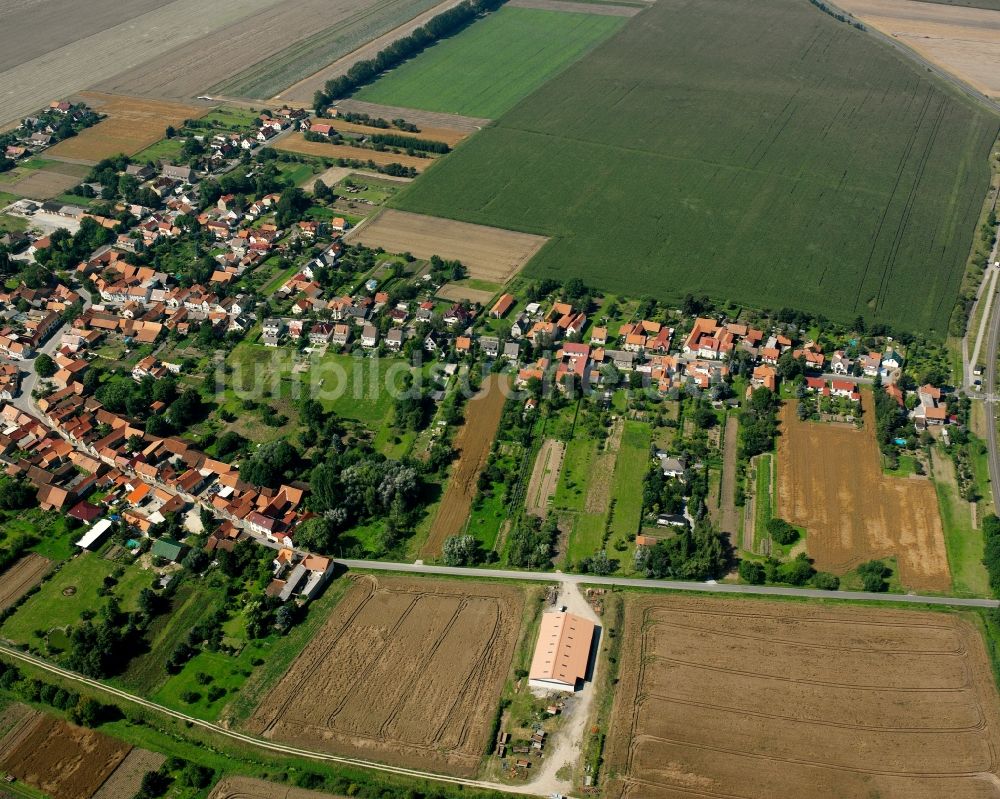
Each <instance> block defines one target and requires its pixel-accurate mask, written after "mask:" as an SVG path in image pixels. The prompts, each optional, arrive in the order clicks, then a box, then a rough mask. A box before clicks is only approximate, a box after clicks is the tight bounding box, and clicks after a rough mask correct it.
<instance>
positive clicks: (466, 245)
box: [346, 209, 548, 284]
mask: <svg viewBox="0 0 1000 799" xmlns="http://www.w3.org/2000/svg"><path fill="white" fill-rule="evenodd" d="M346 239H347V240H348V241H351V242H359V243H361V244H364V245H365V246H368V247H382V248H383V249H384V250H386V251H387V252H394V253H402V252H409V253H412V254H413V255H415V256H416V257H417V258H430V257H431V256H432V255H438V256H440V257H441V258H444V259H445V260H446V261H461V262H462V264H463V265H464V266H465V267H466V269H468V270H469V277H470V278H473V279H475V280H486V281H488V282H490V283H497V284H503V283H506V282H507V281H508V280H510V279H511V278H512V277H513V276H514V275H516V274H517V273H518V272H520V271H521V269H522V267H524V265H525V264H526V263H528V261H529V260H530V259H531V258H532V256H533V255H534V254H535V253H537V252H538V251H539V250H540V249H541V248H542V245H544V244H545V242H547V241H548V238H546V237H545V236H535V235H533V234H531V233H518V232H516V231H513V230H504V229H503V228H496V227H487V226H486V225H473V224H470V223H468V222H456V221H455V220H452V219H441V218H440V217H436V216H425V215H424V214H411V213H409V212H408V211H396V210H392V209H387V210H385V211H383V212H382V213H380V214H379V215H378V216H376V217H374V218H373V219H372V220H371V221H370V222H367V223H366V224H364V225H362V226H361V227H358V228H355V230H353V231H352V232H351V233H350V234H348V236H346Z"/></svg>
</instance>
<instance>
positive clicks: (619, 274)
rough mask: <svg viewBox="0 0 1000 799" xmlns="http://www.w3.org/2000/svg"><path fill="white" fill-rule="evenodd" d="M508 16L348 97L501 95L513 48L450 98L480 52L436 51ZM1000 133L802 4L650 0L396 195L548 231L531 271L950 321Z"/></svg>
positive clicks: (943, 327) (929, 78) (938, 325)
mask: <svg viewBox="0 0 1000 799" xmlns="http://www.w3.org/2000/svg"><path fill="white" fill-rule="evenodd" d="M521 11H522V10H521V9H509V8H508V9H504V10H502V11H501V12H499V13H498V14H497V15H496V17H495V18H494V19H493V20H486V21H485V22H477V23H475V25H473V26H472V27H471V28H470V29H469V30H468V31H466V32H465V33H462V34H460V35H458V36H456V37H455V38H454V39H453V40H449V41H446V42H444V43H442V44H441V45H438V46H436V47H434V48H431V50H430V51H428V52H427V53H425V54H424V55H423V56H419V57H417V58H415V59H414V60H413V61H411V62H409V63H408V64H405V65H403V67H401V68H400V69H399V70H397V71H396V72H395V73H394V74H390V75H389V76H388V77H386V78H385V79H384V80H383V81H378V82H376V83H375V84H373V85H372V86H370V87H368V88H367V89H365V90H363V91H362V92H361V93H360V94H359V96H360V97H363V98H364V99H371V100H378V101H379V102H390V101H392V102H396V103H397V104H401V105H405V104H408V103H413V104H416V105H420V104H421V102H422V101H423V102H424V103H425V105H426V107H431V106H432V105H438V106H439V107H440V108H439V110H453V111H458V110H460V108H466V111H465V113H476V112H477V107H476V104H475V103H473V102H466V103H464V104H463V103H461V102H458V101H459V100H462V99H463V98H464V99H465V100H466V101H468V100H470V99H471V98H474V97H475V96H476V92H477V91H480V92H482V93H483V95H484V100H483V106H482V108H480V109H478V110H480V111H481V110H483V109H485V108H486V107H488V106H490V105H491V104H492V101H491V100H488V99H486V97H485V95H486V94H487V93H488V92H492V91H496V92H497V98H498V99H497V101H496V103H495V107H501V108H502V107H504V106H505V105H506V104H507V103H509V102H510V100H509V99H508V96H507V87H508V86H511V85H512V84H517V83H518V80H517V73H518V72H519V70H517V69H515V70H514V73H515V74H514V77H513V78H512V77H511V75H510V74H509V73H508V71H507V70H506V69H497V67H496V61H495V59H497V58H500V59H504V58H506V57H507V56H506V54H504V53H502V54H500V55H496V54H495V52H496V51H495V49H494V47H493V46H492V45H486V46H483V45H481V44H480V46H479V47H476V48H475V50H474V53H473V56H472V58H473V59H474V60H476V61H479V62H480V63H481V64H484V65H485V64H489V65H490V66H489V69H490V70H492V71H493V72H492V75H494V76H495V77H486V78H482V79H479V80H478V81H476V82H474V83H473V84H472V85H471V87H469V88H467V89H463V90H462V91H461V92H460V91H459V89H458V87H460V86H462V87H464V86H466V81H467V79H468V78H467V76H468V75H473V74H475V73H477V72H478V71H479V68H478V65H476V66H472V67H470V66H467V65H466V64H465V63H464V62H463V61H462V60H461V59H454V60H452V59H450V58H445V57H443V56H441V55H436V54H435V53H436V52H437V51H442V52H444V53H445V55H447V53H448V52H449V51H450V50H452V48H457V47H461V46H462V43H463V41H471V42H472V45H473V46H474V45H476V40H477V37H478V36H481V35H482V34H480V33H477V32H476V29H477V28H479V30H482V29H483V28H486V27H487V26H489V25H490V24H491V23H493V24H496V21H497V20H500V19H502V17H503V16H504V15H505V14H508V12H517V13H520V12H521ZM539 13H540V12H539ZM560 16H561V17H563V18H564V17H568V16H570V15H568V14H565V15H560ZM546 35H547V36H551V33H549V34H546ZM523 38H531V37H530V36H529V35H528V34H525V37H523ZM554 41H556V42H558V43H561V41H562V40H561V39H558V38H556V39H555V40H554ZM706 43H710V44H706ZM519 49H520V44H517V45H511V46H510V47H509V50H510V53H511V54H512V57H514V59H515V60H530V59H523V56H522V55H521V54H519ZM496 50H502V48H496ZM513 54H517V55H516V56H514V55H513ZM438 59H440V60H441V61H442V62H443V63H445V64H449V66H448V71H447V72H445V73H443V74H442V73H440V72H438V70H437V69H436V64H435V61H436V60H438ZM420 65H426V67H423V66H420ZM432 75H433V76H434V77H432ZM424 81H426V85H425V83H424ZM497 84H499V87H498V86H497ZM435 87H436V88H435ZM390 88H392V89H393V90H392V91H390ZM511 91H512V92H513V89H511ZM518 91H520V89H518ZM453 92H454V93H455V95H456V96H455V98H454V99H451V98H450V95H451V94H452V93H453ZM445 96H448V99H449V100H450V102H444V101H443V98H444V97H445ZM390 98H391V100H390ZM404 100H405V101H406V102H404ZM432 101H436V102H432ZM448 105H451V107H450V108H448V107H444V106H448ZM489 115H490V114H486V116H489ZM997 129H998V125H997V118H996V116H995V115H993V114H991V113H989V112H988V111H987V110H985V109H983V108H981V107H979V106H978V105H976V104H974V103H973V101H972V100H970V99H967V98H965V97H963V96H961V95H960V94H959V93H958V92H956V91H954V89H953V88H951V87H950V86H947V85H945V84H944V83H942V82H941V81H939V80H938V79H937V78H935V77H934V76H933V75H931V74H929V73H928V72H927V70H925V69H924V68H922V67H921V66H919V65H918V64H915V63H913V62H912V61H911V60H910V59H908V58H906V57H905V56H903V55H902V54H900V53H898V52H896V51H894V50H893V49H892V48H889V47H886V46H885V45H883V44H882V43H880V42H878V41H876V40H875V39H874V38H873V37H872V36H871V35H867V34H865V33H863V32H861V31H858V30H855V29H854V28H852V27H850V26H849V25H845V24H843V23H840V22H838V21H837V20H835V19H833V18H832V17H831V16H829V15H827V14H823V13H821V12H820V11H819V10H817V9H816V8H814V7H812V6H810V4H808V3H803V2H801V0H773V2H770V3H766V4H763V5H762V4H748V3H732V2H728V0H704V2H701V3H654V4H652V5H651V6H650V7H649V8H648V9H647V10H644V11H643V12H642V13H641V14H639V15H637V16H635V17H633V18H632V19H630V20H629V21H628V23H627V24H626V25H625V26H624V27H623V28H622V29H621V31H620V32H619V33H618V34H617V35H616V36H613V37H612V38H610V39H608V40H607V41H605V42H604V43H603V44H601V45H599V46H598V47H596V48H595V49H594V50H593V51H592V52H591V53H590V54H589V55H587V56H585V57H583V58H581V59H580V60H579V61H577V62H576V63H575V64H573V65H572V66H570V67H569V68H567V69H566V70H564V71H563V72H562V73H561V74H559V75H558V76H556V77H555V78H553V79H552V80H550V81H548V82H547V83H545V84H544V85H543V86H542V87H541V88H540V89H538V90H537V91H535V92H534V93H533V94H531V95H530V96H528V97H526V98H525V99H524V100H523V101H522V102H520V103H518V104H517V105H515V106H513V107H512V108H511V109H510V110H509V111H508V112H507V113H505V114H504V116H503V117H502V118H500V119H499V120H498V121H497V123H496V124H494V125H491V126H489V127H487V128H485V129H484V130H482V131H481V132H479V133H477V134H476V135H475V136H473V137H472V138H471V139H469V140H468V141H466V142H464V143H463V144H462V145H461V146H460V147H458V148H456V150H455V152H454V153H452V154H451V155H449V156H448V157H447V158H443V159H441V160H440V161H439V162H437V163H435V164H434V168H433V169H430V170H428V171H427V172H426V173H425V174H424V175H422V176H421V178H420V180H417V181H415V182H413V183H412V184H410V185H409V186H407V187H406V188H405V189H403V191H401V192H400V194H399V195H398V196H397V197H396V198H395V199H394V200H393V201H392V202H391V203H390V205H391V206H393V207H398V208H402V209H405V210H408V211H414V212H419V213H425V214H431V215H435V216H442V217H447V218H454V219H460V220H463V221H467V222H474V223H479V224H484V225H493V226H496V227H502V228H507V229H512V230H519V231H524V232H530V233H537V234H542V235H549V236H553V237H554V238H553V239H552V240H551V241H550V242H549V243H548V244H547V245H546V246H545V247H544V248H542V250H541V251H540V252H539V253H538V255H536V256H535V257H534V258H533V259H532V260H531V262H530V263H529V264H528V266H527V267H526V270H525V273H526V276H527V277H530V278H536V279H537V278H555V279H557V280H566V279H568V278H570V277H578V278H580V279H582V280H583V281H584V282H585V283H587V284H588V285H591V286H593V287H595V288H597V289H600V290H603V291H607V292H611V293H621V294H630V295H635V294H636V293H637V292H639V293H646V294H650V295H652V296H655V297H657V298H658V299H659V300H660V301H661V302H664V303H667V302H674V301H678V300H680V299H681V298H682V297H684V295H685V294H687V293H694V294H702V293H704V294H706V295H708V296H709V297H710V298H714V299H716V300H733V301H739V302H741V303H743V304H745V305H747V306H751V307H763V308H779V307H782V306H793V307H795V308H798V309H801V310H805V311H809V312H814V313H820V314H823V315H825V316H826V317H828V318H831V319H834V320H837V321H844V322H850V321H851V320H853V319H854V318H855V317H856V316H858V315H859V314H861V315H862V316H864V317H865V318H866V319H868V320H869V321H873V320H874V321H878V322H884V323H886V324H889V325H892V326H896V327H898V328H899V329H901V330H920V331H922V332H923V333H925V334H930V335H932V336H940V337H943V336H944V335H945V333H946V331H947V323H948V320H949V316H950V314H951V311H952V309H953V306H954V301H955V297H956V294H957V292H958V289H959V286H960V283H961V280H962V275H963V270H964V267H965V262H966V260H967V258H968V255H969V245H970V240H971V237H972V236H973V234H974V231H975V229H976V226H977V220H978V218H979V214H980V211H981V208H982V202H983V197H984V196H985V195H986V191H987V185H988V180H989V169H988V159H989V154H990V150H991V147H992V145H993V142H994V140H995V138H996V135H997ZM498 164H502V165H503V168H502V169H501V168H497V165H498ZM567 197H570V198H572V201H571V202H567ZM602 220H603V221H605V222H606V223H607V224H602V223H601V222H602ZM729 253H739V256H738V257H737V258H731V257H728V255H727V254H729ZM692 264H697V268H692V267H691V265H692Z"/></svg>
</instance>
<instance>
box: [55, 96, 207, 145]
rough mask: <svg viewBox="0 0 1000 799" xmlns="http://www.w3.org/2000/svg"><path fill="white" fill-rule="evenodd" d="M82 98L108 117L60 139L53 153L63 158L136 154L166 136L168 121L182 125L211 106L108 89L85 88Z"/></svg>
mask: <svg viewBox="0 0 1000 799" xmlns="http://www.w3.org/2000/svg"><path fill="white" fill-rule="evenodd" d="M80 98H81V99H82V100H83V101H84V102H86V103H87V105H89V106H90V107H91V108H93V109H95V110H96V111H99V112H100V113H102V114H107V119H104V120H102V121H101V122H99V123H98V124H97V125H94V127H92V128H88V129H87V130H84V131H82V132H81V133H80V134H79V135H78V136H74V137H73V138H72V139H66V140H65V141H61V142H59V143H58V144H57V145H55V147H53V148H52V149H51V150H49V151H48V152H49V154H50V155H53V156H56V157H59V158H77V159H80V160H83V161H94V162H96V161H100V160H101V159H102V158H107V157H109V156H112V155H117V154H118V153H125V155H134V154H135V153H137V152H139V151H140V150H145V149H146V148H147V147H149V146H150V145H151V144H155V143H156V142H158V141H159V140H160V139H162V138H163V132H164V131H165V130H166V128H167V126H168V125H172V126H173V127H180V126H181V125H182V124H183V123H184V120H185V119H196V118H198V117H200V116H203V115H204V114H205V113H207V112H208V110H209V109H208V106H200V105H188V104H186V103H170V102H165V101H163V100H145V99H143V98H141V97H127V96H125V95H121V94H106V93H104V92H83V93H82V94H81V95H80Z"/></svg>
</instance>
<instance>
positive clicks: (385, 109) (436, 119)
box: [337, 100, 493, 133]
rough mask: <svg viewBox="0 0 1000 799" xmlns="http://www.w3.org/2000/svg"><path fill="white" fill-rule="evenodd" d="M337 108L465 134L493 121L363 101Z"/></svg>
mask: <svg viewBox="0 0 1000 799" xmlns="http://www.w3.org/2000/svg"><path fill="white" fill-rule="evenodd" d="M337 108H339V109H340V110H342V111H353V112H354V113H356V114H368V116H372V117H382V118H383V119H399V118H400V117H401V118H403V119H405V120H406V121H407V122H412V123H413V124H414V125H416V126H417V127H419V128H421V129H423V128H451V129H453V130H460V131H463V132H465V133H475V132H476V131H477V130H479V129H481V128H485V127H486V126H487V125H489V124H490V123H491V122H492V121H493V120H492V119H484V118H482V117H463V116H460V115H458V114H446V113H444V112H441V111H421V110H419V109H417V108H401V107H400V106H398V105H379V104H378V103H366V102H365V101H364V100H341V101H339V102H338V103H337Z"/></svg>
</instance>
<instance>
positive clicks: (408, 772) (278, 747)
mask: <svg viewBox="0 0 1000 799" xmlns="http://www.w3.org/2000/svg"><path fill="white" fill-rule="evenodd" d="M0 656H4V657H8V658H11V659H13V660H18V661H21V662H23V663H30V664H31V665H32V666H35V667H37V668H39V669H42V670H43V671H46V672H48V673H50V674H56V675H58V676H60V677H62V678H64V679H66V680H70V681H72V682H74V683H76V684H77V685H85V686H87V687H89V688H92V689H95V690H97V691H100V692H103V693H105V694H109V695H111V696H114V697H116V698H118V699H122V700H125V701H127V702H131V703H133V704H136V705H139V706H140V707H143V708H145V709H147V710H151V711H153V712H155V713H159V714H160V715H162V716H169V717H170V718H173V719H177V720H179V721H183V722H184V723H185V724H187V725H188V726H189V727H190V726H194V727H201V728H202V729H205V730H209V731H211V732H212V733H215V734H216V735H221V736H224V737H226V738H229V739H230V740H233V741H238V742H239V743H242V744H247V745H249V746H253V747H256V748H258V749H264V750H267V751H270V752H276V753H278V754H282V755H292V756H295V757H303V758H308V759H310V760H319V761H323V762H327V763H338V764H341V765H345V766H354V767H361V768H366V769H371V770H373V771H381V772H384V773H386V774H395V775H397V776H402V777H411V778H415V779H421V780H431V781H434V782H447V783H451V784H453V785H467V786H469V787H472V788H483V789H486V790H491V791H499V792H501V793H514V794H521V795H525V794H527V795H531V796H535V795H537V794H533V793H530V792H529V791H527V790H526V789H523V788H522V789H519V788H518V787H516V786H508V785H500V784H497V783H492V782H486V781H485V780H471V779H462V778H461V777H449V776H445V775H442V774H433V773H431V772H429V771H420V770H418V769H410V768H401V767H397V766H387V765H385V764H384V763H375V762H373V761H370V760H361V759H359V758H354V757H340V756H339V755H331V754H327V753H326V752H314V751H311V750H309V749H300V748H298V747H295V746H286V745H285V744H280V743H275V742H274V741H266V740H263V739H261V738H255V737H254V736H252V735H244V734H243V733H240V732H235V731H233V730H228V729H226V728H225V727H220V726H219V725H218V724H213V723H212V722H210V721H202V720H201V719H196V718H195V717H194V716H188V715H186V714H184V713H180V712H178V711H176V710H172V709H171V708H169V707H164V706H163V705H159V704H157V703H156V702H150V701H149V700H148V699H143V698H142V697H140V696H135V695H134V694H130V693H128V692H127V691H122V690H120V689H118V688H114V687H112V686H110V685H105V684H104V683H103V682H100V681H99V680H94V679H91V678H90V677H84V676H83V675H82V674H77V673H76V672H74V671H69V670H68V669H64V668H61V667H60V666H56V665H54V664H52V663H49V662H48V661H47V660H43V659H42V658H39V657H35V656H34V655H31V654H29V653H27V652H22V651H20V650H19V649H15V648H14V647H12V646H9V645H8V644H3V643H0Z"/></svg>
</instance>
